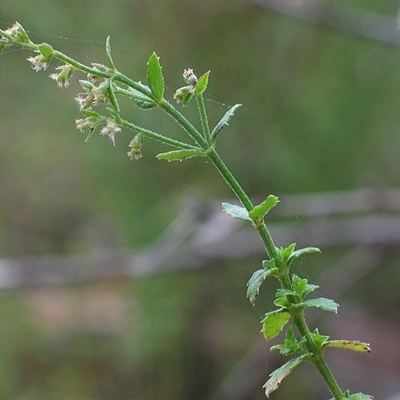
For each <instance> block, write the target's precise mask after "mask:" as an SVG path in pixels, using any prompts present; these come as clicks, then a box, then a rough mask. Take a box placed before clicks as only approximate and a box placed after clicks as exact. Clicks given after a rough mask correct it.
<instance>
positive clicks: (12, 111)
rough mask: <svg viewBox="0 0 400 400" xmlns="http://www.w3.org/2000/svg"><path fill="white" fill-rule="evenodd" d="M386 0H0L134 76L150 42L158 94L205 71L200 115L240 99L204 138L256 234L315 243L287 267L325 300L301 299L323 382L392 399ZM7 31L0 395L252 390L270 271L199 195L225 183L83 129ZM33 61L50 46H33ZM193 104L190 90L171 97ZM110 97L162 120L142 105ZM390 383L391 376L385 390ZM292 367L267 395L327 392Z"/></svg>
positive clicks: (263, 367) (394, 266)
mask: <svg viewBox="0 0 400 400" xmlns="http://www.w3.org/2000/svg"><path fill="white" fill-rule="evenodd" d="M398 11H399V2H396V1H390V2H389V1H388V2H382V1H365V2H361V1H356V0H355V1H350V0H349V1H329V2H323V1H321V2H314V1H282V2H279V1H259V2H257V1H254V2H253V1H218V0H216V1H118V0H117V1H86V0H81V1H57V0H55V1H34V0H32V1H16V0H14V1H2V2H1V3H0V24H1V26H2V28H5V27H8V26H10V25H11V24H12V23H13V22H14V21H15V20H18V21H19V22H20V23H21V24H22V25H23V26H24V27H25V28H26V29H27V31H28V32H29V34H30V35H31V37H32V39H33V40H34V41H35V42H43V41H45V42H49V43H51V44H52V45H53V46H54V47H55V48H57V49H59V50H61V51H63V52H65V53H66V54H69V55H71V56H72V57H74V58H77V59H79V60H80V61H82V62H85V63H91V62H105V52H104V42H105V38H106V37H107V36H108V35H111V37H112V44H113V54H114V57H115V60H116V62H117V65H118V68H119V69H120V70H121V71H122V72H124V73H126V74H127V75H129V76H131V77H132V78H134V79H136V80H142V81H145V79H146V76H145V64H146V61H147V59H148V57H149V56H150V54H151V53H152V52H153V51H156V52H157V54H158V55H159V56H161V63H162V65H163V70H164V74H165V77H166V82H167V88H166V89H167V90H166V93H167V95H168V96H170V97H172V95H173V93H174V91H175V89H176V88H178V87H180V86H181V85H182V76H181V75H182V71H183V69H184V68H187V67H192V68H194V69H195V71H196V72H197V74H198V75H199V74H201V73H203V72H205V71H207V70H209V69H210V70H211V80H210V83H209V89H208V91H207V94H206V97H207V107H208V110H209V114H210V118H211V120H212V121H214V123H216V122H217V121H218V118H219V117H221V116H222V115H223V114H224V113H225V112H226V111H227V110H228V108H229V107H230V106H232V105H233V104H235V103H242V104H243V107H242V108H241V109H239V110H238V111H237V113H236V115H235V117H234V119H233V120H232V123H231V124H230V126H229V127H228V128H226V131H224V132H223V133H222V134H221V139H220V143H219V150H220V152H221V154H222V156H223V157H224V159H225V160H226V162H227V164H228V165H229V166H230V167H231V168H232V170H233V172H234V173H235V174H236V176H237V178H238V180H239V181H240V182H242V183H243V186H244V187H245V188H246V190H248V192H249V194H250V195H251V197H252V198H254V199H261V198H262V197H263V196H265V195H266V194H269V193H274V194H276V195H278V196H280V197H281V198H282V203H281V206H280V207H279V209H280V211H279V210H277V211H276V214H274V215H272V216H271V220H270V223H271V226H272V227H273V228H272V232H273V233H275V234H276V235H277V244H279V245H285V244H288V240H292V241H297V242H298V243H299V244H306V245H317V246H320V247H321V248H322V254H321V255H318V256H312V257H311V256H310V257H309V258H307V259H305V260H304V261H303V262H302V263H300V264H299V266H298V268H299V270H298V273H299V274H303V275H305V276H307V277H308V278H309V279H310V281H311V282H313V283H318V284H320V285H321V291H320V295H324V296H328V297H329V296H331V297H333V298H334V299H335V300H336V301H338V302H339V303H340V304H341V308H340V312H339V315H338V316H334V315H328V316H325V315H324V314H323V313H319V312H314V313H310V318H311V321H312V322H311V325H312V327H314V326H316V324H317V323H318V326H319V327H320V331H322V332H323V333H327V334H330V335H331V336H332V337H334V338H346V339H359V340H363V341H367V342H370V343H371V345H372V348H373V352H372V353H371V354H370V355H365V354H347V353H346V352H344V351H340V350H339V351H332V352H329V354H328V358H329V360H330V362H331V363H332V367H333V369H334V371H335V373H337V375H338V379H339V381H340V383H341V384H342V386H343V388H349V389H351V390H354V391H365V392H367V393H370V394H372V395H374V396H375V398H376V399H385V400H389V399H390V400H394V399H399V398H400V397H399V394H398V393H400V384H399V379H398V377H399V371H400V350H399V346H398V338H399V336H400V314H399V304H400V291H399V290H398V287H399V282H400V272H399V271H400V269H399V261H400V251H399V244H400V222H399V219H398V214H399V212H400V197H399V192H398V190H397V189H396V188H397V187H399V185H400V172H399V154H400V135H399V126H400V113H399V106H400V49H399V44H400V40H398V32H399V31H398V28H397V14H398ZM29 55H30V54H29V53H26V52H24V51H21V50H17V49H10V50H9V51H7V52H6V53H4V54H2V55H1V57H0V87H1V97H0V122H1V123H0V287H1V289H0V354H1V356H0V398H2V399H12V400H28V399H29V400H36V399H37V400H94V399H96V400H117V399H118V400H122V399H134V400H150V399H151V400H187V399H191V400H226V399H230V400H255V399H261V398H264V395H263V390H262V388H261V386H262V384H263V383H264V382H265V380H266V379H267V376H268V373H269V372H270V371H272V370H273V369H274V368H276V367H277V366H279V365H280V364H281V363H282V361H283V360H282V358H281V357H280V356H279V355H278V354H275V353H271V352H269V344H267V343H265V341H264V340H263V339H262V338H261V334H260V332H259V331H260V323H259V321H260V318H262V316H263V314H264V313H265V312H266V311H268V309H269V307H270V306H269V304H270V303H271V300H273V298H274V291H275V289H276V286H275V284H274V283H273V282H271V283H267V284H266V285H265V288H263V290H262V292H261V294H260V298H259V301H258V302H257V304H256V306H255V307H253V306H251V304H250V303H249V302H248V301H247V300H246V298H245V284H246V282H247V280H248V278H249V276H250V275H251V273H252V271H253V270H255V269H257V268H258V267H259V265H260V262H261V260H262V259H263V258H265V256H263V254H262V252H260V249H259V246H258V244H253V243H256V242H257V238H256V237H255V236H252V235H253V234H252V233H251V232H250V231H248V230H246V228H244V227H242V226H241V225H240V224H236V223H234V224H232V222H231V221H230V220H229V219H228V218H225V217H222V216H221V215H220V214H221V213H220V210H219V209H220V205H219V204H220V202H221V201H231V200H232V199H231V193H230V192H229V190H228V188H226V187H225V186H224V184H223V182H222V180H221V179H220V177H219V176H218V175H217V173H216V172H215V171H214V170H213V169H212V167H211V165H210V164H208V163H206V162H204V160H201V159H195V160H190V161H188V162H185V163H169V164H167V163H165V162H161V161H156V160H155V155H156V154H157V153H158V152H159V150H161V148H160V146H158V145H157V144H155V143H152V142H145V147H144V157H143V159H141V160H140V161H138V162H134V161H130V160H129V159H128V158H127V157H126V152H127V151H128V143H129V141H130V140H131V138H132V136H131V133H130V132H124V133H122V134H121V135H120V136H119V137H118V138H117V143H116V146H115V147H114V146H112V144H111V143H110V141H109V140H108V139H107V138H104V137H100V136H98V135H95V136H94V137H92V138H91V139H90V140H89V141H88V142H86V143H85V137H84V135H82V134H81V133H80V132H79V131H77V130H76V129H75V123H74V121H75V119H77V118H80V115H79V112H78V110H77V107H76V104H75V102H74V97H75V96H76V94H77V93H78V92H79V85H78V83H77V82H76V81H74V82H73V83H72V84H71V86H70V87H69V88H68V89H63V90H60V89H58V88H57V87H56V85H55V84H54V82H53V81H52V80H50V79H48V78H47V76H48V74H49V73H50V72H51V71H50V72H49V73H48V72H45V73H43V72H42V73H35V72H34V71H32V69H31V68H30V66H29V64H28V62H26V61H25V59H26V58H27V57H28V56H29ZM55 66H56V64H53V65H52V67H55ZM184 111H185V112H186V113H187V114H188V115H189V116H190V117H193V118H196V114H195V110H194V109H193V108H192V107H188V108H187V109H185V110H184ZM124 113H125V114H124V115H125V116H126V117H127V118H130V119H131V120H132V121H134V122H135V123H137V124H139V125H143V126H146V127H149V128H151V129H154V130H159V131H161V132H164V133H166V134H173V135H177V134H178V133H177V132H176V126H175V125H174V124H173V123H172V122H171V121H169V120H168V119H167V118H165V117H164V116H163V115H162V113H161V112H158V111H157V110H156V111H148V112H141V111H140V112H139V111H138V110H137V109H135V107H134V106H133V105H129V106H126V107H125V109H124ZM396 394H397V397H396ZM328 397H329V394H328V393H327V392H326V390H325V387H324V385H323V384H322V383H321V381H320V378H319V377H318V376H317V374H316V373H315V372H314V371H313V369H312V368H311V367H308V366H306V365H304V366H301V367H300V368H299V369H298V370H296V371H295V372H294V373H293V374H292V376H290V377H289V378H287V380H286V381H284V383H283V384H282V386H281V389H280V390H278V391H277V392H276V393H274V394H273V395H272V396H271V398H272V399H275V400H282V399H293V398H296V399H299V400H300V399H323V398H328Z"/></svg>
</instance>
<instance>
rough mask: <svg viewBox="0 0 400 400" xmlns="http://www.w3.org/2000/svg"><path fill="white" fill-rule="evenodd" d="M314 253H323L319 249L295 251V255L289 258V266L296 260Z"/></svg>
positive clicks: (309, 248)
mask: <svg viewBox="0 0 400 400" xmlns="http://www.w3.org/2000/svg"><path fill="white" fill-rule="evenodd" d="M312 253H321V250H320V249H319V248H318V247H304V248H303V249H299V250H296V251H293V253H292V254H291V255H290V257H289V258H288V265H290V264H291V263H292V262H293V261H294V260H295V259H296V258H299V257H301V256H302V255H304V254H312Z"/></svg>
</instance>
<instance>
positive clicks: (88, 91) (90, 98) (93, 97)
mask: <svg viewBox="0 0 400 400" xmlns="http://www.w3.org/2000/svg"><path fill="white" fill-rule="evenodd" d="M79 83H80V85H81V86H82V89H83V90H84V92H83V93H79V94H78V96H77V97H75V101H76V102H77V104H78V106H79V109H80V110H86V109H90V108H91V107H93V106H96V105H98V104H107V103H108V102H109V85H110V83H109V80H108V79H105V80H103V81H102V82H101V83H100V84H99V85H98V86H96V85H95V84H94V83H93V82H92V81H90V80H80V81H79Z"/></svg>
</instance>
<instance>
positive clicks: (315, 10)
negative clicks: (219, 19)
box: [250, 0, 400, 46]
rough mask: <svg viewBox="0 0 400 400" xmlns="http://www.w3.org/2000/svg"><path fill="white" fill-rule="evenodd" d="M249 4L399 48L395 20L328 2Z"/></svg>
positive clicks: (260, 1)
mask: <svg viewBox="0 0 400 400" xmlns="http://www.w3.org/2000/svg"><path fill="white" fill-rule="evenodd" d="M250 3H252V4H256V5H258V6H260V7H263V8H266V9H269V10H273V11H276V12H278V13H280V14H284V15H287V16H290V17H294V18H297V19H300V20H303V21H306V22H309V23H313V24H317V25H320V26H324V27H328V28H333V29H335V30H336V31H340V32H344V33H346V34H351V35H354V36H358V37H362V38H365V39H371V40H375V41H378V42H381V43H384V44H386V45H391V46H400V30H399V23H398V19H397V17H396V18H394V17H390V16H387V15H383V14H378V13H376V12H372V11H368V10H360V9H355V8H351V7H348V6H347V7H344V6H338V5H337V4H335V3H334V2H332V1H307V0H285V1H282V0H251V1H250Z"/></svg>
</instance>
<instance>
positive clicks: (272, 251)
mask: <svg viewBox="0 0 400 400" xmlns="http://www.w3.org/2000/svg"><path fill="white" fill-rule="evenodd" d="M209 158H210V160H211V161H212V163H213V164H214V166H215V167H216V169H217V170H218V172H219V173H220V174H221V175H222V177H223V178H224V180H225V181H226V183H227V184H228V186H229V187H230V188H231V189H232V191H233V193H234V194H235V195H236V197H237V198H238V199H239V200H240V202H241V203H242V205H243V206H244V207H245V208H246V210H247V211H251V210H252V209H253V204H252V202H251V200H250V199H249V197H248V196H247V194H246V193H245V191H244V190H243V188H242V187H241V186H240V184H239V182H238V181H237V180H236V178H235V177H234V176H233V175H232V173H231V172H230V170H229V169H228V167H227V166H226V165H225V163H224V162H223V161H222V159H221V158H220V156H219V155H218V153H217V152H216V150H215V149H212V150H210V151H209ZM255 228H256V230H257V232H258V234H259V236H260V237H261V239H262V241H263V243H264V246H265V248H266V250H267V252H268V254H269V256H270V258H272V259H274V260H275V262H276V263H277V267H278V268H279V269H280V270H281V271H282V265H279V263H281V260H280V257H279V255H278V251H277V248H276V246H275V244H274V242H273V239H272V236H271V234H270V232H269V231H268V228H267V226H266V224H265V222H264V221H262V223H260V224H255ZM280 282H281V286H282V288H284V289H291V283H290V278H289V276H288V275H287V273H285V272H284V271H282V277H281V279H280ZM293 303H294V304H295V303H296V301H295V299H293ZM292 316H293V321H294V323H295V325H296V327H297V329H298V331H299V333H300V335H301V336H302V337H305V338H306V347H307V350H308V351H309V352H310V353H311V354H313V359H312V362H313V364H314V365H315V367H316V368H317V369H318V371H319V372H320V374H321V376H322V378H323V380H324V381H325V383H326V385H327V386H328V388H329V390H330V391H331V393H332V395H333V396H334V398H335V400H342V399H343V398H344V394H343V392H342V390H341V389H340V386H339V384H338V383H337V381H336V379H335V377H334V376H333V374H332V371H331V370H330V368H329V367H328V365H327V363H326V362H325V360H324V358H323V355H322V354H321V351H320V350H319V349H318V347H317V346H316V344H315V341H314V339H313V337H312V335H311V332H310V329H309V327H308V325H307V322H306V320H305V317H304V310H301V312H298V313H293V315H292Z"/></svg>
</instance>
